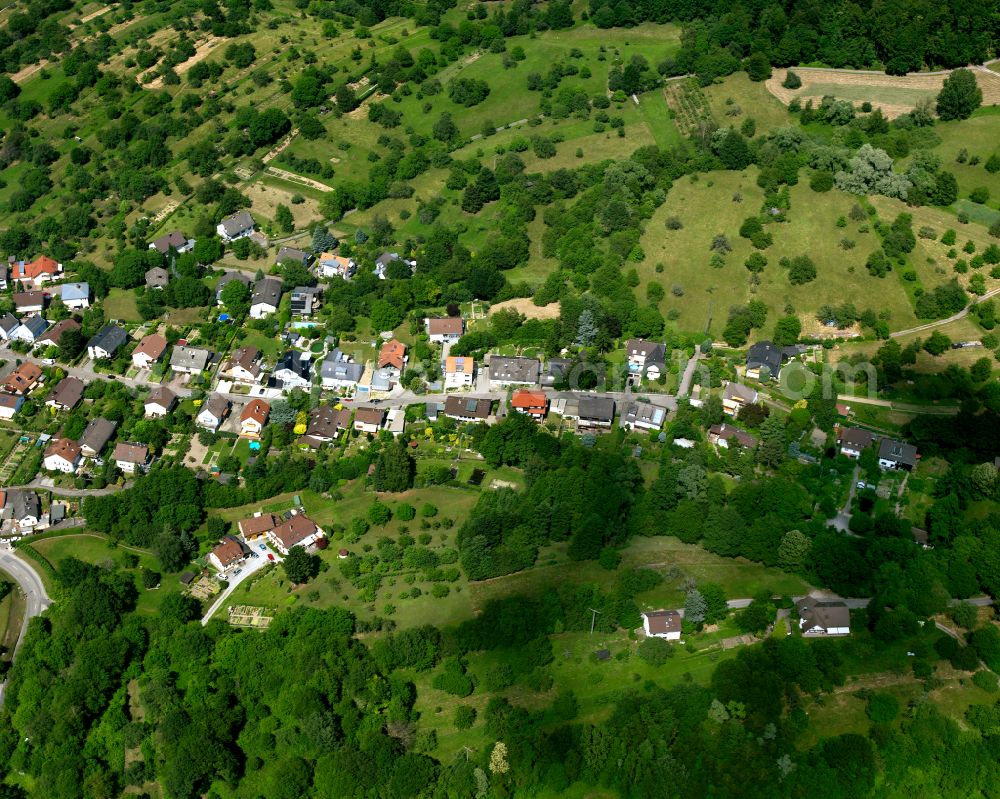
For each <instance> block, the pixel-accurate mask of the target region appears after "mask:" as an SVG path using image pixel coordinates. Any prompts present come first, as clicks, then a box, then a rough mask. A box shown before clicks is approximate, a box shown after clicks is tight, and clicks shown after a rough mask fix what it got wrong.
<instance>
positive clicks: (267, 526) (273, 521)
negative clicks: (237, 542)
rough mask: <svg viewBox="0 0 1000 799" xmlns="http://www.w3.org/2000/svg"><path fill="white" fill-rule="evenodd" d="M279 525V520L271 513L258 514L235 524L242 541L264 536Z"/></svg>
mask: <svg viewBox="0 0 1000 799" xmlns="http://www.w3.org/2000/svg"><path fill="white" fill-rule="evenodd" d="M280 523H281V520H280V519H279V518H278V517H277V516H275V515H274V514H273V513H258V514H256V515H255V516H251V517H250V518H249V519H243V520H242V521H240V522H238V523H237V525H236V526H237V527H238V528H239V531H240V535H241V536H243V540H244V541H253V540H254V539H257V538H260V537H261V536H263V535H266V534H267V533H269V532H270V531H271V530H273V529H274V528H275V527H277V526H278V525H279V524H280Z"/></svg>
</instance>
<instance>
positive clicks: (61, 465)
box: [42, 454, 80, 474]
mask: <svg viewBox="0 0 1000 799" xmlns="http://www.w3.org/2000/svg"><path fill="white" fill-rule="evenodd" d="M42 463H43V465H44V467H45V470H46V471H49V472H62V473H63V474H73V473H74V472H75V471H76V467H77V466H79V465H80V457H79V456H77V457H76V459H75V460H74V461H72V462H70V461H68V460H66V458H64V457H63V456H62V455H56V454H53V455H47V456H46V457H45V460H44V461H43V462H42Z"/></svg>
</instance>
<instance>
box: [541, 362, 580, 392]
mask: <svg viewBox="0 0 1000 799" xmlns="http://www.w3.org/2000/svg"><path fill="white" fill-rule="evenodd" d="M572 366H573V362H572V361H570V360H568V359H566V358H549V359H548V360H547V361H546V362H545V371H544V372H543V373H542V375H541V385H542V388H552V387H553V386H555V385H556V384H557V383H565V382H566V381H567V379H568V378H569V371H570V369H571V368H572Z"/></svg>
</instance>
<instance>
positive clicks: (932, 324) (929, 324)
mask: <svg viewBox="0 0 1000 799" xmlns="http://www.w3.org/2000/svg"><path fill="white" fill-rule="evenodd" d="M997 294H1000V288H996V289H990V290H989V291H987V292H986V293H985V294H983V295H981V296H979V297H976V298H975V299H974V300H973V301H972V302H970V303H969V304H968V305H967V306H966V307H965V308H963V309H962V310H961V311H959V312H958V313H956V314H952V315H951V316H949V317H948V318H946V319H938V320H937V321H936V322H927V323H926V324H923V325H917V326H916V327H909V328H907V329H906V330H897V331H896V332H895V333H890V334H889V336H890V338H900V337H901V336H908V335H909V334H910V333H922V332H923V331H925V330H933V329H934V328H935V327H940V326H941V325H947V324H950V323H951V322H957V321H958V320H959V319H962V318H964V317H965V316H968V314H969V311H971V310H972V308H973V306H975V305H978V304H979V303H981V302H982V301H983V300H988V299H989V298H990V297H994V296H996V295H997Z"/></svg>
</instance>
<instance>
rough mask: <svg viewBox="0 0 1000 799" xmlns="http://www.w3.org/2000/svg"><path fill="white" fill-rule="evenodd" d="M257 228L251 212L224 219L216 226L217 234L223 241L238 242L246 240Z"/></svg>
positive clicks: (241, 212)
mask: <svg viewBox="0 0 1000 799" xmlns="http://www.w3.org/2000/svg"><path fill="white" fill-rule="evenodd" d="M256 228H257V223H256V222H254V220H253V217H252V216H250V212H249V211H240V212H238V213H235V214H233V215H232V216H227V217H226V218H225V219H223V220H222V221H221V222H220V223H219V224H218V225H216V228H215V232H216V233H218V234H219V238H220V239H222V240H223V241H236V239H245V238H246V237H247V236H249V235H250V234H251V233H253V232H254V230H255V229H256Z"/></svg>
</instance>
